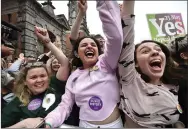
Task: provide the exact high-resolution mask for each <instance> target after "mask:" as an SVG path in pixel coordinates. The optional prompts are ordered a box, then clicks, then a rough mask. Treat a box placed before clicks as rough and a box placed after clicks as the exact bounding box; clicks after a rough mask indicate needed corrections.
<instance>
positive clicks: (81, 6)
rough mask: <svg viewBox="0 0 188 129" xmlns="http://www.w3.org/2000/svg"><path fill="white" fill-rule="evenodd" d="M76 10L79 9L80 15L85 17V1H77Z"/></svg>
mask: <svg viewBox="0 0 188 129" xmlns="http://www.w3.org/2000/svg"><path fill="white" fill-rule="evenodd" d="M78 8H79V11H80V13H82V14H84V15H85V14H86V11H87V1H86V0H79V1H78Z"/></svg>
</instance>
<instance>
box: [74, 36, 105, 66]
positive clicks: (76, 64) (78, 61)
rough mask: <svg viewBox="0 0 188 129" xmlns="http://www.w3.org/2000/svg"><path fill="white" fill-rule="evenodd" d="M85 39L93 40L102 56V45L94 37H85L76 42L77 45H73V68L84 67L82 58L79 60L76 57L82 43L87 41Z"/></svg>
mask: <svg viewBox="0 0 188 129" xmlns="http://www.w3.org/2000/svg"><path fill="white" fill-rule="evenodd" d="M85 38H90V39H93V40H94V42H95V43H96V44H97V48H98V52H99V55H101V54H102V50H101V47H100V43H99V42H98V41H97V40H96V39H95V38H94V37H92V36H84V37H82V38H79V39H77V40H76V41H75V44H74V45H73V50H72V55H71V57H72V67H82V66H83V63H82V61H81V60H80V58H77V57H76V56H75V52H76V53H78V47H79V44H80V42H81V41H82V40H83V39H85Z"/></svg>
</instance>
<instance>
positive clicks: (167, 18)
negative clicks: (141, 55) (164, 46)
mask: <svg viewBox="0 0 188 129" xmlns="http://www.w3.org/2000/svg"><path fill="white" fill-rule="evenodd" d="M146 17H147V21H148V26H149V30H150V34H151V37H152V40H155V41H159V42H162V43H168V42H170V41H171V40H173V39H174V38H175V37H178V36H182V35H185V33H186V32H185V28H184V24H183V19H182V16H181V13H161V14H146Z"/></svg>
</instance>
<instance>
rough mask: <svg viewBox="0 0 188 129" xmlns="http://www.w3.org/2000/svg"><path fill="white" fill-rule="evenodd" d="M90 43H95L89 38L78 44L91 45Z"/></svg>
mask: <svg viewBox="0 0 188 129" xmlns="http://www.w3.org/2000/svg"><path fill="white" fill-rule="evenodd" d="M91 42H93V43H95V41H94V40H93V39H91V38H84V39H83V40H82V41H81V42H80V44H82V43H91Z"/></svg>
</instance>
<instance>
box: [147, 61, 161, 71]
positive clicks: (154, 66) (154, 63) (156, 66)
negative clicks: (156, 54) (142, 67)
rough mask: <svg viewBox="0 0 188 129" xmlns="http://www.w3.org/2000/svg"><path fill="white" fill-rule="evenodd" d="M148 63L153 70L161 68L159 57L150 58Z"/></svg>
mask: <svg viewBox="0 0 188 129" xmlns="http://www.w3.org/2000/svg"><path fill="white" fill-rule="evenodd" d="M149 65H150V66H151V67H152V69H153V70H161V66H162V62H161V60H159V59H155V60H152V61H151V62H150V63H149Z"/></svg>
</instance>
